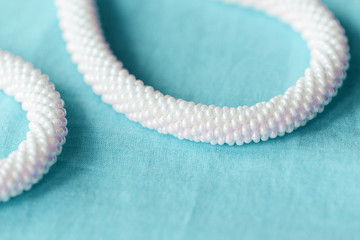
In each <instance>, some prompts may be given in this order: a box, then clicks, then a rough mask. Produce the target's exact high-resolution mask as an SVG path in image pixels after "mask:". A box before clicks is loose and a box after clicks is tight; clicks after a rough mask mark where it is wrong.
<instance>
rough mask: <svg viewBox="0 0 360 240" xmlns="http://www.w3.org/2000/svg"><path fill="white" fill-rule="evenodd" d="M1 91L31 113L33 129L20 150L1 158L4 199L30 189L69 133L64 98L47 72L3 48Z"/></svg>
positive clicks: (0, 196)
mask: <svg viewBox="0 0 360 240" xmlns="http://www.w3.org/2000/svg"><path fill="white" fill-rule="evenodd" d="M0 90H3V91H4V92H5V94H7V95H9V96H13V97H14V98H15V100H16V101H18V102H20V103H21V104H22V105H21V106H22V108H23V110H25V111H26V112H27V118H28V120H29V132H28V133H27V134H26V140H24V141H23V142H21V143H20V145H19V148H18V150H16V151H14V152H12V153H11V154H10V155H9V156H8V157H7V158H5V159H0V202H1V201H7V200H9V198H10V197H14V196H16V195H19V194H21V193H22V192H23V191H24V190H29V189H30V188H31V186H32V185H33V184H35V183H37V182H38V181H39V180H40V179H41V178H42V176H43V175H44V174H46V173H47V172H48V171H49V168H50V167H51V166H52V165H53V164H54V163H55V162H56V157H57V155H59V154H60V153H61V150H62V145H63V144H64V143H65V137H66V135H67V129H66V124H67V121H66V118H65V115H66V111H65V109H64V108H63V107H64V101H63V100H62V99H61V98H60V94H59V93H58V92H56V91H55V87H54V84H52V83H50V82H49V80H48V77H47V76H46V75H43V74H41V72H40V70H38V69H35V68H34V67H33V66H32V65H31V63H28V62H25V61H24V60H22V59H21V58H19V57H15V56H13V55H12V54H11V53H9V52H5V51H2V50H0Z"/></svg>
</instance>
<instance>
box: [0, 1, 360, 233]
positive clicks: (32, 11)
mask: <svg viewBox="0 0 360 240" xmlns="http://www.w3.org/2000/svg"><path fill="white" fill-rule="evenodd" d="M324 2H325V3H326V4H327V5H328V6H329V7H330V8H331V10H333V11H334V13H335V14H336V16H337V17H338V18H339V19H340V21H341V23H342V24H343V25H344V27H345V28H346V31H347V34H348V37H349V40H350V46H351V54H352V61H351V68H350V70H349V73H348V78H347V80H346V82H345V84H344V86H343V88H342V89H341V90H340V92H339V95H338V96H337V97H336V98H335V99H334V101H333V102H332V103H331V104H330V105H329V106H328V107H327V108H326V109H325V112H324V113H322V114H321V115H319V116H318V117H317V118H316V119H315V120H313V121H311V122H310V123H308V125H307V126H306V127H304V128H301V129H299V130H297V131H295V132H294V133H292V134H289V135H286V136H285V137H282V138H277V139H275V140H271V141H268V142H264V143H261V144H249V145H245V146H241V147H229V146H211V145H209V144H201V143H198V144H197V143H193V142H189V141H180V140H177V139H176V138H174V137H171V136H167V135H160V134H158V133H156V132H155V131H151V130H148V129H144V128H142V127H141V126H140V125H139V124H137V123H133V122H131V121H129V120H127V119H126V117H125V116H124V115H121V114H117V113H115V112H114V111H113V110H112V109H111V107H110V106H108V105H106V104H104V103H102V102H101V100H100V98H99V97H98V96H96V95H94V94H93V92H92V91H91V89H90V88H89V87H88V86H87V85H86V84H85V83H84V82H83V80H82V76H81V74H79V73H78V72H77V70H76V66H75V65H74V64H73V63H72V62H71V61H70V56H69V54H68V53H67V52H66V50H65V43H64V41H63V40H62V37H61V31H60V30H59V27H58V20H57V18H56V8H55V6H54V3H53V1H48V0H31V1H23V0H13V1H5V0H1V1H0V27H1V28H0V29H1V30H0V48H2V49H5V50H8V51H11V52H12V53H14V54H16V55H19V56H22V57H23V58H24V59H25V60H28V61H31V62H32V63H33V64H34V65H35V66H36V67H38V68H40V69H41V70H42V71H43V72H44V73H46V74H48V75H49V76H50V79H51V81H53V82H54V83H55V85H56V88H57V90H58V91H59V92H60V93H61V95H62V97H63V99H64V100H65V102H66V109H67V111H68V121H69V125H68V128H69V135H68V138H67V143H66V145H65V147H64V150H63V153H62V154H61V156H60V157H59V159H58V162H57V164H56V165H54V166H53V167H52V169H51V171H50V172H49V174H48V175H46V176H45V177H44V179H43V180H42V181H41V182H40V183H39V184H37V185H35V186H34V187H33V188H32V190H31V191H28V192H25V193H24V194H22V195H21V196H19V197H16V198H14V199H12V200H11V201H9V202H7V203H0V239H2V240H7V239H67V240H71V239H76V240H79V239H127V240H133V239H208V240H210V239H360V155H359V153H360V149H359V147H360V124H359V121H360V100H359V96H360V68H359V66H360V65H359V64H360V45H359V42H360V18H359V11H360V2H359V1H358V0H347V1H346V2H345V1H343V0H325V1H324ZM98 6H99V11H100V16H101V20H102V23H103V26H104V31H105V35H106V37H107V40H108V41H109V43H110V45H111V48H112V49H113V51H114V52H115V54H116V55H117V56H118V58H119V59H121V60H122V61H123V62H124V65H125V66H126V67H127V68H128V69H129V70H130V71H131V72H132V73H133V74H135V75H136V76H137V77H138V78H140V79H143V80H144V82H145V83H146V84H150V85H152V86H154V87H155V88H156V89H158V90H161V91H162V92H164V93H167V94H171V95H173V96H175V97H178V98H184V99H186V100H192V101H195V102H201V103H205V104H217V105H221V106H223V105H228V106H237V105H242V104H247V105H250V104H254V103H256V102H258V101H262V100H268V99H270V98H271V97H272V96H275V95H277V94H281V93H283V92H284V91H285V90H286V89H287V88H288V87H289V86H291V85H293V84H294V83H295V81H296V80H297V79H298V78H299V77H301V76H302V74H303V71H304V69H305V68H306V67H307V66H308V63H309V58H310V56H309V51H308V49H307V47H306V44H305V42H304V41H303V40H302V39H301V37H300V35H299V34H298V33H296V32H293V31H292V30H291V28H290V27H289V26H287V25H284V24H282V23H280V22H279V21H277V20H276V19H272V18H269V17H267V16H265V15H263V14H262V13H258V12H255V11H252V10H249V9H243V8H240V7H238V6H232V5H225V4H223V3H219V2H213V1H209V0H183V1H170V0H152V1H145V0H99V1H98ZM0 109H1V114H0V146H1V147H0V158H4V157H6V156H7V155H8V154H9V153H10V152H11V151H13V150H15V149H16V148H17V146H18V144H19V143H20V141H22V140H23V139H25V134H26V131H27V129H28V128H27V120H26V114H25V113H24V112H22V110H21V108H20V105H19V104H18V103H16V102H14V100H13V99H11V98H10V97H8V96H6V95H5V94H3V93H2V92H0Z"/></svg>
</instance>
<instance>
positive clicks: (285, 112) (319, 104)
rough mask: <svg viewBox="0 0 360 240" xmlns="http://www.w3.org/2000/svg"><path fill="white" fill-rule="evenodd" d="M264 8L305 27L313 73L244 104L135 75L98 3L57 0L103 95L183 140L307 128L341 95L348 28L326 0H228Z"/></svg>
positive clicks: (263, 136) (81, 63) (79, 56)
mask: <svg viewBox="0 0 360 240" xmlns="http://www.w3.org/2000/svg"><path fill="white" fill-rule="evenodd" d="M224 1H225V2H230V3H237V4H242V5H245V6H248V7H252V8H254V9H257V10H261V11H264V12H265V13H267V14H268V15H270V16H274V17H277V18H279V19H280V20H282V21H283V22H285V23H287V24H289V25H291V26H292V27H293V29H294V30H296V31H299V32H300V33H301V34H302V37H303V38H304V39H305V40H306V42H307V44H308V46H309V48H310V52H311V62H310V67H309V68H307V69H306V70H305V76H304V77H302V78H300V79H299V80H298V81H297V82H296V85H295V86H292V87H290V88H289V89H288V90H287V91H286V92H285V93H284V94H283V95H279V96H276V97H274V98H272V99H270V100H269V101H268V102H260V103H258V104H256V105H253V106H250V107H248V106H239V107H237V108H229V107H216V106H213V105H210V106H207V105H203V104H195V103H193V102H187V101H184V100H182V99H175V98H173V97H171V96H169V95H164V94H162V93H161V92H159V91H155V90H154V89H153V88H152V87H151V86H145V85H144V83H143V82H142V81H140V80H136V78H135V77H134V76H133V75H131V74H129V72H128V71H127V70H126V69H124V68H123V66H122V63H121V62H120V61H118V60H117V59H116V57H115V56H114V55H113V53H112V52H111V50H110V49H109V47H108V44H107V43H106V41H105V38H104V36H103V33H102V30H101V28H100V24H99V23H98V19H97V14H96V7H95V5H94V3H93V1H92V0H56V4H57V6H58V9H59V10H58V16H59V19H60V27H61V28H62V29H63V33H64V34H63V37H64V39H65V41H66V42H67V49H68V51H69V52H70V53H71V55H72V60H73V61H74V62H75V63H76V64H77V65H78V70H79V71H80V72H81V73H83V74H84V80H85V82H86V83H88V84H89V85H91V86H92V89H93V91H94V92H95V93H96V94H99V95H101V96H102V100H103V101H104V102H106V103H109V104H111V105H112V106H113V108H114V110H115V111H117V112H119V113H124V114H126V116H127V117H128V118H129V119H130V120H132V121H135V122H139V123H140V124H141V125H142V126H144V127H147V128H150V129H156V130H157V131H158V132H159V133H163V134H171V135H174V136H176V137H177V138H179V139H188V140H192V141H195V142H208V143H211V144H220V145H222V144H224V143H226V144H229V145H234V144H237V145H242V144H244V143H249V142H252V141H253V142H259V141H261V140H262V141H266V140H268V139H269V138H275V137H277V136H283V135H284V134H285V133H291V132H292V131H293V130H294V129H296V128H298V127H300V126H304V125H305V124H306V123H307V121H308V120H311V119H313V118H314V117H315V116H316V114H317V113H320V112H322V111H323V109H324V106H325V105H326V104H328V103H329V102H330V101H331V99H332V97H334V96H335V95H336V94H337V89H338V88H339V87H340V86H341V84H342V82H343V80H344V79H345V76H346V70H347V69H348V61H349V58H350V55H349V47H348V45H347V38H346V36H345V34H344V30H343V28H342V27H341V25H340V24H339V22H338V21H337V20H336V19H335V18H334V16H333V14H332V13H331V12H330V11H329V10H328V9H327V8H326V7H325V6H324V5H323V4H321V3H320V1H318V0H224Z"/></svg>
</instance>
